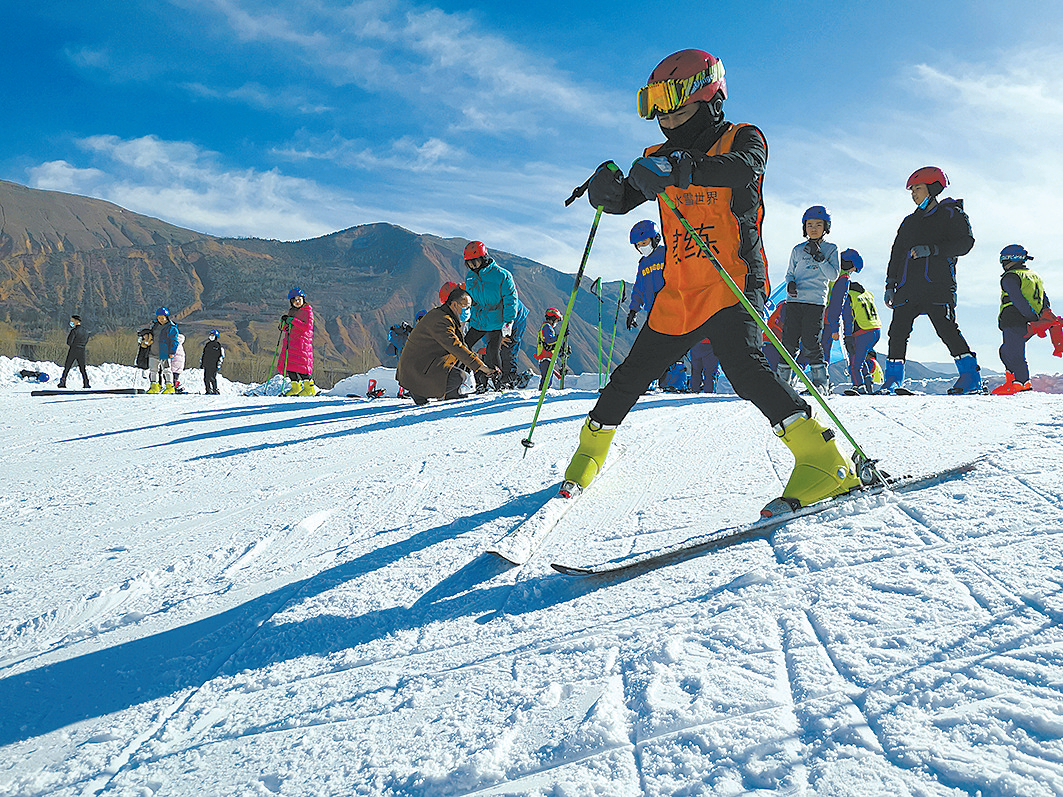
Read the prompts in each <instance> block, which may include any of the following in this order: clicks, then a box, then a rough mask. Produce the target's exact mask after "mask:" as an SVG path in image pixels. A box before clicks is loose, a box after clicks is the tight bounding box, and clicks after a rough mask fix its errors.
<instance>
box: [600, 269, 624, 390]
mask: <svg viewBox="0 0 1063 797" xmlns="http://www.w3.org/2000/svg"><path fill="white" fill-rule="evenodd" d="M626 299H627V286H626V285H625V284H624V281H623V280H620V295H619V296H618V297H617V298H616V318H614V319H613V339H612V341H610V342H609V364H608V365H606V366H605V370H606V372H607V373H608V372H611V371H612V370H613V346H615V345H616V327H617V324H619V323H620V305H622V304H623V303H624V301H625V300H626Z"/></svg>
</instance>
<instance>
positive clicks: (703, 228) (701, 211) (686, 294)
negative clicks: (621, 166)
mask: <svg viewBox="0 0 1063 797" xmlns="http://www.w3.org/2000/svg"><path fill="white" fill-rule="evenodd" d="M745 126H746V125H745V124H737V125H735V124H732V125H730V126H729V127H728V129H727V131H726V132H725V133H724V134H723V135H722V136H721V137H720V139H719V140H718V141H717V142H716V143H715V144H714V145H713V146H712V148H711V149H710V150H709V151H708V153H707V154H708V155H710V156H713V155H722V154H724V153H727V152H730V151H731V147H732V145H733V144H734V139H735V135H736V134H737V133H738V131H739V130H740V129H741V128H742V127H745ZM667 146H668V144H660V145H658V146H655V147H650V148H649V149H647V150H646V152H645V154H646V155H653V154H654V153H656V152H658V151H660V150H661V149H663V148H666V147H667ZM665 193H666V194H667V195H668V196H669V197H670V198H671V199H672V201H673V202H675V204H676V206H678V208H679V210H680V212H681V213H682V214H683V215H684V216H685V217H686V219H687V221H689V222H690V226H691V227H693V228H694V229H695V230H697V232H698V234H699V235H700V236H701V238H702V240H703V241H705V243H706V244H708V245H709V247H710V248H711V249H712V252H713V254H714V255H716V259H717V260H718V261H719V262H720V265H722V266H723V267H724V269H725V270H726V271H727V273H728V274H730V275H731V279H733V280H734V281H735V284H736V285H738V288H739V290H745V287H746V275H747V274H748V272H749V264H748V263H746V262H745V261H744V260H743V259H742V258H741V257H740V256H739V250H740V247H741V244H742V233H741V229H740V228H739V223H738V219H737V218H736V217H735V215H734V213H733V212H732V211H731V189H730V188H728V187H725V186H702V185H691V186H690V187H689V188H676V187H675V186H671V187H669V188H666V189H665ZM657 204H658V205H659V207H660V212H661V228H662V230H663V236H664V243H665V246H666V247H667V254H666V255H665V265H664V287H663V288H661V290H660V291H659V292H658V293H657V298H656V299H655V300H654V303H653V310H652V311H651V312H650V316H649V318H648V319H647V323H648V324H649V326H650V328H651V329H653V330H654V331H655V332H660V333H662V334H664V335H683V334H685V333H687V332H691V331H693V330H695V329H697V328H698V327H700V326H701V325H702V324H704V323H705V322H706V321H707V320H708V319H709V318H711V317H712V316H713V315H715V314H716V313H718V312H719V311H720V310H722V309H724V308H725V307H731V306H732V305H735V304H738V297H737V296H735V295H734V292H733V291H732V290H731V289H730V288H729V287H728V285H727V283H726V282H724V281H723V278H721V277H720V275H719V274H718V273H717V271H716V268H715V267H714V266H713V265H712V263H711V262H710V261H709V259H708V257H707V256H706V255H705V253H704V252H703V251H702V250H701V247H700V246H699V245H698V243H697V242H696V241H695V240H694V239H693V238H692V237H691V235H690V233H688V232H687V230H686V228H685V227H684V226H683V223H682V222H681V221H679V219H678V218H676V215H675V213H673V212H672V209H671V208H669V207H668V206H667V205H665V204H664V202H662V201H661V200H660V199H658V200H657ZM763 218H764V208H763V206H761V207H760V209H759V210H758V212H757V228H758V230H759V228H760V225H761V223H762V221H763ZM764 262H765V264H766V263H767V259H766V258H765V261H764ZM766 270H767V269H766V268H765V271H766ZM764 276H765V287H766V286H767V274H765V275H764Z"/></svg>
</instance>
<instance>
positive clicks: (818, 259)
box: [777, 205, 841, 392]
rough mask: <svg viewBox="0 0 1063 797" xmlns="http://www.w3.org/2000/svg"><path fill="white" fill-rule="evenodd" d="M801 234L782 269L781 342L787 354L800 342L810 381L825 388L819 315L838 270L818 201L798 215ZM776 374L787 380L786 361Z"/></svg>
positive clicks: (827, 221)
mask: <svg viewBox="0 0 1063 797" xmlns="http://www.w3.org/2000/svg"><path fill="white" fill-rule="evenodd" d="M801 230H802V234H803V235H804V236H805V237H806V238H807V239H808V240H807V241H805V242H804V243H800V244H798V245H797V246H795V247H794V250H793V251H792V252H791V253H790V266H789V267H788V268H787V269H786V320H785V321H784V322H783V328H782V344H783V346H785V347H786V350H787V351H788V352H789V353H790V356H791V357H796V356H797V346H798V344H800V345H801V351H803V352H804V354H805V358H806V359H807V360H808V368H809V371H810V372H811V374H812V384H813V385H815V386H816V387H817V388H819V390H821V391H823V392H826V391H827V389H828V387H829V379H828V377H827V361H826V360H825V359H824V358H823V345H822V340H821V339H822V337H823V316H824V312H825V310H826V307H827V293H828V292H829V291H830V284H831V283H832V282H834V281H835V280H837V279H838V276H839V275H840V274H841V260H840V258H839V257H838V247H837V245H835V244H832V243H831V242H830V241H828V240H826V239H825V238H824V236H825V235H827V233H829V232H830V214H829V213H827V209H826V208H825V207H823V206H822V205H813V206H812V207H810V208H809V209H808V210H806V211H805V213H804V215H803V216H802V217H801ZM777 373H778V374H779V378H780V379H782V380H789V379H790V378H791V376H792V375H793V374H792V371H791V368H790V364H789V363H786V362H783V363H780V364H779V367H778V369H777Z"/></svg>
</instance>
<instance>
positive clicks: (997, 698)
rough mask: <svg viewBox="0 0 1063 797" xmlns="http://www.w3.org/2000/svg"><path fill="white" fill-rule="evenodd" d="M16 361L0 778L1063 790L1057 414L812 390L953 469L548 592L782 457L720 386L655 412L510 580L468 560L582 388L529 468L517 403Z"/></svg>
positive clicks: (324, 786) (669, 532)
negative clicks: (571, 571) (89, 386)
mask: <svg viewBox="0 0 1063 797" xmlns="http://www.w3.org/2000/svg"><path fill="white" fill-rule="evenodd" d="M28 365H34V364H28V363H25V362H24V361H11V360H5V359H3V358H0V402H2V407H3V421H2V424H0V444H2V447H3V450H4V452H5V456H4V462H5V467H4V472H5V476H4V489H3V491H2V492H0V517H2V518H3V520H2V521H0V524H2V525H0V527H2V532H0V546H2V548H0V794H2V795H71V796H73V795H96V794H101V795H130V796H132V795H137V796H142V795H178V796H183V795H187V796H188V797H206V796H208V795H209V796H210V797H216V796H218V795H411V796H412V795H474V794H475V795H501V794H529V795H556V796H557V797H562V796H564V797H571V796H573V795H655V796H656V795H661V796H662V797H664V796H665V795H669V796H670V795H742V794H756V795H766V794H785V795H798V794H800V795H861V796H863V795H890V796H891V797H893V796H895V795H966V794H981V795H1022V796H1023V797H1031V796H1035V795H1059V794H1063V628H1061V620H1063V553H1061V542H1063V468H1061V462H1063V400H1061V397H1060V396H1059V395H1058V394H1048V393H1042V392H1034V393H1028V394H1023V395H1018V396H1014V397H994V396H969V397H948V396H938V395H930V396H913V397H844V396H835V397H831V398H830V399H829V401H830V404H831V407H832V408H833V409H834V410H835V412H836V413H837V414H838V415H839V417H841V418H842V420H843V421H844V422H845V424H846V425H847V427H848V428H849V430H850V432H851V433H852V435H853V436H854V437H855V438H856V439H857V440H858V442H859V443H860V445H861V446H862V447H863V448H864V449H865V450H866V451H867V452H868V453H870V454H872V455H873V456H876V457H881V460H882V462H881V466H882V467H883V468H884V469H886V470H888V471H890V472H892V473H894V474H897V475H901V474H909V473H911V474H917V473H924V472H928V471H932V470H936V469H939V468H944V467H947V466H951V465H955V464H957V463H960V462H964V461H968V460H972V459H977V460H978V465H977V467H976V468H975V469H974V470H973V471H971V472H970V473H967V474H965V475H962V476H958V477H956V478H953V479H950V480H947V481H943V482H941V483H938V484H935V485H933V486H930V487H927V488H926V489H922V490H919V491H915V492H910V493H905V494H903V495H883V496H875V497H865V498H860V499H856V500H854V501H851V502H848V503H846V504H844V505H840V506H838V507H836V508H831V509H829V510H827V511H825V512H823V513H820V514H818V515H816V516H814V517H811V518H807V519H801V520H796V521H793V522H792V523H790V524H789V525H786V526H784V527H782V528H779V529H778V530H776V531H775V532H774V533H772V534H771V535H770V536H769V537H767V538H766V539H757V540H752V541H748V542H744V543H741V544H738V545H734V546H732V547H728V548H724V549H722V550H718V551H715V552H712V553H709V554H705V555H702V556H696V557H692V558H687V559H685V560H682V561H679V562H677V563H674V564H671V565H669V566H666V567H661V568H658V569H655V570H650V571H647V572H641V573H638V574H636V575H630V574H628V575H625V576H623V577H618V576H612V577H585V578H573V577H567V576H563V575H560V574H558V573H555V572H554V571H553V570H551V568H550V567H549V565H550V562H551V561H557V562H563V563H567V564H577V565H578V564H587V563H594V562H598V561H602V560H606V559H611V558H615V557H618V556H622V555H625V554H629V553H632V552H635V551H640V550H646V549H650V548H654V547H658V546H664V545H668V544H671V543H673V542H676V541H678V540H682V539H685V538H687V537H692V536H695V535H697V534H702V533H705V532H706V531H709V530H712V529H715V528H718V527H722V526H728V525H733V524H736V523H740V522H743V521H747V520H750V519H753V518H755V517H756V515H757V513H758V510H759V509H760V507H761V506H762V505H763V504H764V503H765V502H766V501H768V500H769V499H771V498H773V497H775V496H776V495H778V493H779V492H780V490H781V487H782V485H783V483H784V482H785V480H786V478H787V476H788V474H789V471H790V467H791V463H792V458H791V456H790V454H789V452H788V451H787V450H786V448H785V447H784V446H783V444H782V443H781V442H780V441H779V440H778V439H777V438H776V437H775V436H774V435H773V434H772V432H771V430H770V428H769V426H768V425H767V423H765V421H764V420H763V418H762V417H760V415H759V414H758V413H757V412H756V410H755V409H754V408H753V407H752V406H750V405H749V404H746V403H744V402H742V401H741V400H739V399H738V398H736V397H735V396H733V395H718V396H712V395H697V396H690V395H667V394H655V395H648V396H645V397H643V398H642V399H641V400H640V401H639V402H638V404H637V405H636V407H635V409H634V411H633V412H632V413H631V415H630V416H629V417H628V419H627V420H626V421H625V422H624V424H623V425H622V427H621V428H620V430H619V431H618V433H617V437H616V442H617V443H619V444H622V446H623V450H622V451H619V452H617V451H614V453H613V456H614V457H616V459H615V461H613V462H612V463H611V466H610V468H609V469H608V471H607V472H606V473H605V474H603V476H602V478H601V479H600V480H599V481H598V482H597V483H595V484H594V485H592V487H591V488H590V489H589V490H588V491H587V492H586V493H585V494H584V495H583V496H582V497H581V498H580V499H579V501H578V502H577V503H576V504H575V505H574V506H573V507H572V508H571V510H570V511H569V512H568V513H567V514H565V515H564V517H563V518H562V519H561V521H560V522H559V524H558V525H557V527H556V528H555V529H554V530H553V532H552V533H551V535H550V536H549V537H547V539H546V541H545V543H544V544H543V546H542V548H540V549H539V551H538V552H537V553H536V554H535V555H534V556H533V557H532V559H531V560H530V561H529V562H528V564H526V565H524V566H523V567H512V566H509V565H507V564H505V563H504V562H502V561H501V560H498V559H497V558H495V557H493V556H492V555H490V554H487V553H485V549H486V548H487V547H489V546H490V545H491V544H492V543H493V542H494V541H495V540H496V539H497V538H498V537H500V536H501V535H503V534H505V533H506V532H508V531H510V530H511V529H513V528H514V527H516V526H517V525H518V524H519V523H520V522H521V520H522V519H523V518H526V517H528V516H529V515H531V514H532V513H534V512H535V511H536V510H537V509H539V508H540V507H541V506H542V505H543V504H544V503H545V502H546V501H547V500H548V499H549V497H550V496H551V495H552V494H553V493H554V492H555V491H556V486H557V484H558V482H559V480H560V477H561V474H562V471H563V469H564V467H565V465H566V463H567V461H568V458H569V456H570V455H571V453H572V451H573V450H574V447H575V442H576V436H577V430H578V428H579V424H580V421H581V419H582V418H583V417H584V416H585V415H586V413H587V411H588V410H589V409H590V408H591V406H593V402H594V400H595V396H596V393H595V392H594V391H593V390H587V389H583V390H580V389H570V390H566V391H552V392H551V393H550V394H549V396H548V398H547V401H546V402H545V403H544V405H543V408H542V414H541V416H540V418H539V422H538V425H537V426H536V428H535V433H534V440H535V447H534V448H531V449H529V450H527V451H526V450H525V448H524V447H523V446H522V445H521V442H520V441H521V439H522V438H523V437H525V436H526V435H527V433H528V427H529V426H530V424H531V419H532V413H533V411H534V407H535V401H536V399H537V393H536V392H535V391H532V390H526V391H521V392H507V393H503V394H495V393H492V394H488V395H484V396H478V397H474V398H469V399H465V400H462V401H456V402H447V403H430V404H428V405H427V406H424V407H414V406H413V405H412V404H411V403H410V402H408V401H403V400H400V399H397V398H393V397H386V398H382V399H377V400H373V401H370V400H367V399H365V398H359V397H355V398H348V397H347V395H346V394H347V393H355V394H363V393H364V387H362V385H364V384H366V383H367V377H365V376H363V377H361V378H357V377H352V380H345V381H347V382H348V384H347V385H344V384H343V383H341V384H340V385H338V386H337V388H339V389H338V390H334V391H333V393H335V395H331V396H321V397H318V398H310V399H308V398H302V399H283V398H277V397H269V396H262V397H253V396H243V395H240V390H239V387H240V386H235V385H232V384H231V383H222V390H223V393H222V395H220V396H204V395H191V396H151V395H136V396H129V395H125V396H110V395H94V396H78V395H77V394H76V392H72V393H71V394H70V395H69V396H62V397H32V396H31V395H30V394H29V390H30V389H31V388H32V387H37V385H29V384H28V383H25V382H23V380H21V379H20V378H19V377H18V375H17V372H18V370H19V369H20V368H25V367H27V366H28ZM53 369H54V366H53ZM108 369H110V370H108ZM90 375H91V376H92V380H93V387H106V386H113V387H127V386H129V385H130V384H132V383H133V379H134V377H135V374H134V372H133V371H132V369H122V368H121V367H119V366H113V367H108V368H107V369H95V370H94V371H91V372H90ZM57 376H58V373H57V372H56V373H53V374H52V383H53V384H52V385H43V387H50V386H54V382H55V381H56V379H57ZM378 376H379V374H378ZM196 378H197V377H196V376H195V374H194V373H193V372H189V373H188V378H187V379H186V384H188V385H194V384H195V379H196ZM72 379H73V384H74V385H79V384H80V377H78V376H72ZM378 381H380V380H378ZM356 383H357V385H356V386H355V387H352V385H355V384H356ZM1035 384H1036V382H1035ZM348 388H349V389H348ZM358 388H361V389H358ZM198 389H201V387H200V388H198ZM393 395H394V394H393V393H392V392H391V391H390V390H389V396H393Z"/></svg>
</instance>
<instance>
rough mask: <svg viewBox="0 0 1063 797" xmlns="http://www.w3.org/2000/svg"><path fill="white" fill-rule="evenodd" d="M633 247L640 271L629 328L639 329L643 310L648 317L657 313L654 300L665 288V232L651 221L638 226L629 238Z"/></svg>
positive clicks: (630, 308) (637, 223)
mask: <svg viewBox="0 0 1063 797" xmlns="http://www.w3.org/2000/svg"><path fill="white" fill-rule="evenodd" d="M628 237H629V239H630V240H631V245H632V246H634V247H635V249H637V250H638V253H639V255H641V257H640V258H639V270H638V273H637V274H635V284H634V285H633V286H632V287H631V301H630V302H629V303H628V313H627V328H628V329H634V328H635V327H637V326H638V321H637V318H638V314H639V310H641V309H642V308H646V315H649V314H650V312H651V311H652V310H653V300H654V299H656V298H657V292H658V291H659V290H660V289H661V288H663V287H664V256H665V252H666V249H665V247H664V244H662V243H661V231H660V230H659V229H657V225H656V224H655V223H654V222H652V221H650V220H649V219H643V220H642V221H640V222H636V223H635V226H634V227H632V228H631V234H630V235H629V236H628Z"/></svg>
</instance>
